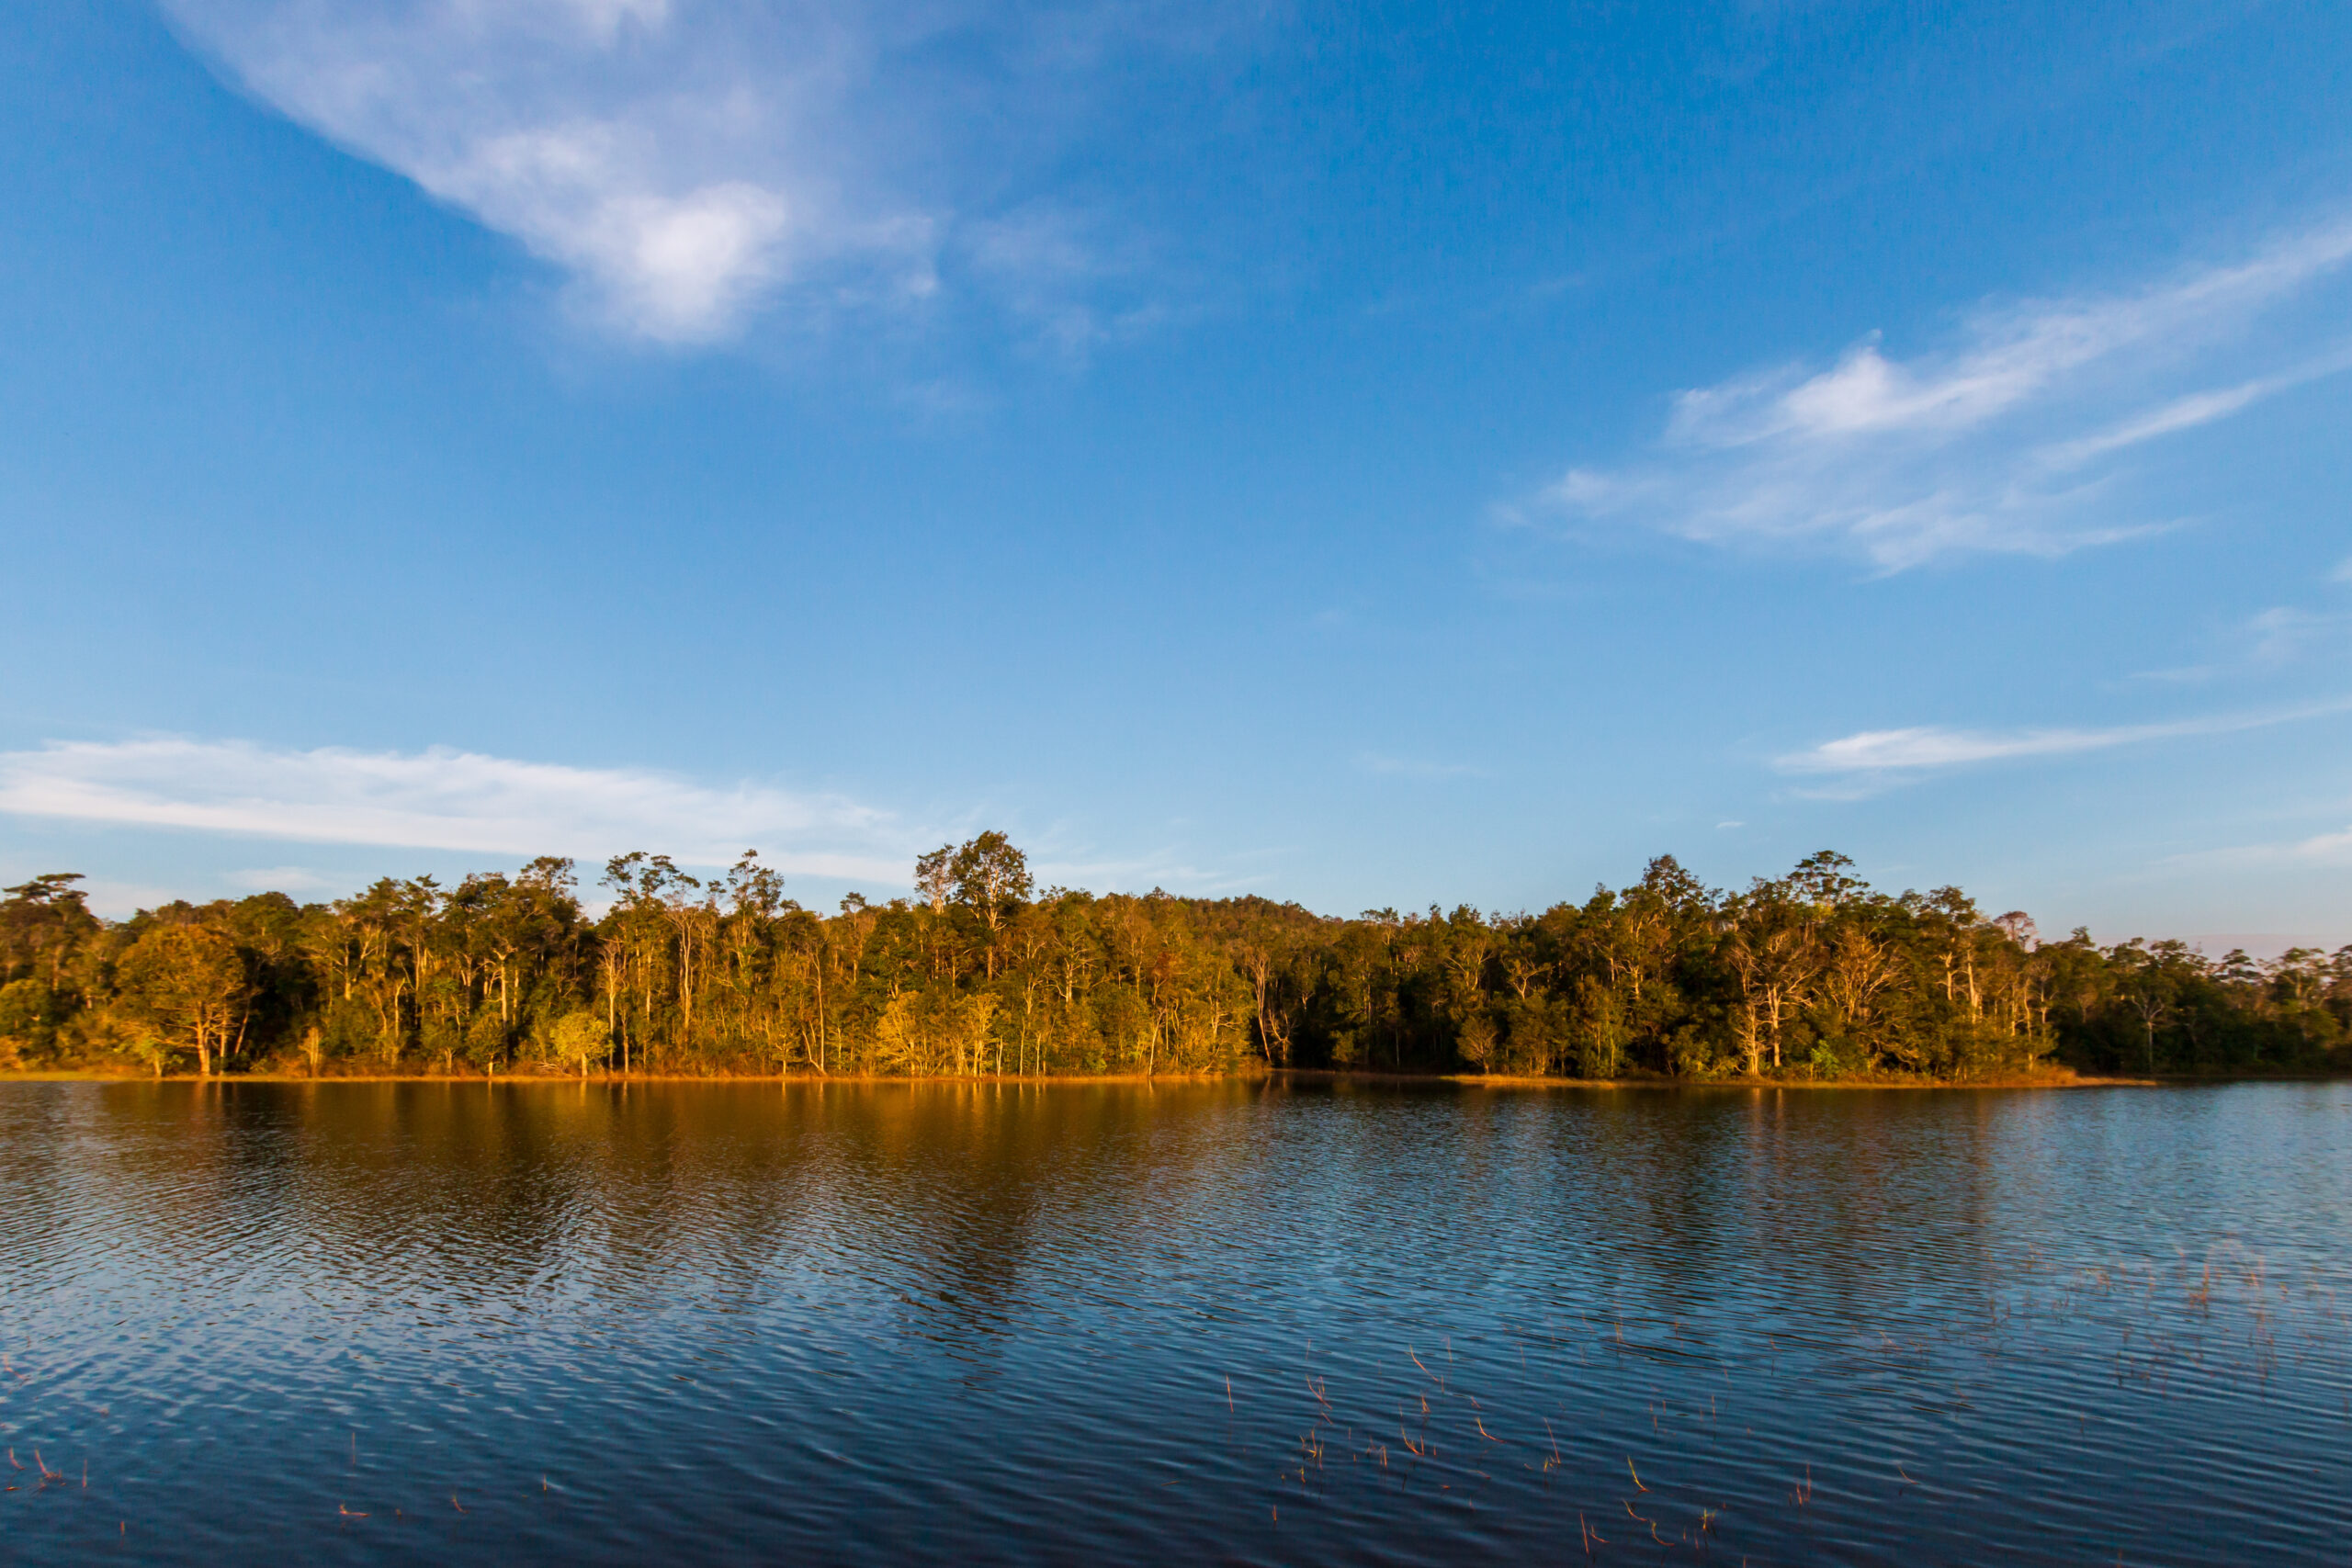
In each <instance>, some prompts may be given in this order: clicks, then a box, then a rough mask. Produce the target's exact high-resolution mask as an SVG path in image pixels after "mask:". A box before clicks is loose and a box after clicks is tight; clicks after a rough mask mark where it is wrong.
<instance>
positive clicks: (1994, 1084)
mask: <svg viewBox="0 0 2352 1568" xmlns="http://www.w3.org/2000/svg"><path fill="white" fill-rule="evenodd" d="M1276 1081H1288V1082H1296V1083H1322V1084H1329V1085H1331V1086H1333V1087H1358V1086H1361V1087H1371V1086H1385V1085H1395V1086H1398V1087H1404V1086H1411V1085H1435V1084H1448V1085H1453V1086H1456V1087H1460V1088H1466V1089H1619V1090H1623V1089H1905V1090H1920V1089H2178V1088H2189V1087H2214V1088H2219V1087H2222V1086H2225V1085H2230V1084H2245V1083H2340V1082H2346V1081H2352V1072H2293V1073H2282V1072H2267V1073H2264V1072H2247V1073H2216V1074H2200V1075H2197V1076H2193V1077H2192V1076H2188V1075H2185V1074H2165V1073H2156V1074H2135V1075H2131V1076H2128V1077H2091V1076H2087V1075H2085V1074H2079V1073H2075V1072H2073V1071H2071V1070H2067V1069H2063V1068H2062V1069H2057V1070H2053V1071H2048V1072H2040V1073H2034V1074H2030V1075H2028V1074H2016V1073H2012V1074H2005V1075H2001V1076H1998V1077H1985V1078H1930V1077H1917V1078H1892V1077H1890V1078H1864V1077H1848V1078H1770V1077H1722V1078H1671V1077H1660V1076H1644V1077H1622V1078H1566V1077H1529V1076H1524V1075H1516V1074H1504V1073H1491V1074H1487V1073H1406V1072H1376V1071H1361V1070H1346V1069H1340V1068H1336V1067H1264V1066H1260V1067H1256V1068H1252V1069H1246V1070H1242V1071H1237V1072H1229V1073H1048V1074H1035V1073H1030V1074H1017V1073H974V1074H969V1075H965V1076H947V1075H941V1076H936V1077H910V1076H907V1075H904V1074H892V1073H808V1072H798V1073H590V1074H586V1075H584V1076H582V1075H578V1074H559V1073H495V1074H483V1073H332V1074H325V1075H322V1076H320V1077H312V1076H311V1075H310V1074H308V1073H215V1074H213V1075H211V1076H210V1077H202V1076H199V1075H198V1074H195V1073H164V1074H163V1075H161V1076H160V1077H159V1076H157V1075H155V1074H153V1073H141V1072H116V1071H109V1070H107V1069H103V1068H96V1067H62V1068H53V1069H49V1068H42V1069H35V1068H21V1069H0V1083H110V1084H163V1083H185V1084H247V1083H253V1084H265V1083H266V1084H453V1085H465V1086H467V1087H472V1086H474V1085H482V1086H484V1087H496V1086H498V1085H501V1084H527V1085H537V1086H544V1087H550V1088H570V1087H585V1086H587V1085H590V1084H595V1085H602V1086H608V1087H609V1086H622V1087H626V1086H628V1085H632V1084H649V1085H650V1084H709V1085H714V1086H716V1085H735V1084H777V1085H791V1084H807V1085H811V1086H824V1085H830V1084H850V1085H859V1086H865V1085H874V1084H906V1085H918V1084H920V1085H934V1086H935V1085H967V1086H981V1085H987V1086H992V1087H998V1088H1003V1087H1019V1086H1023V1085H1038V1086H1047V1085H1051V1086H1057V1087H1059V1086H1067V1085H1073V1084H1105V1085H1111V1084H1116V1085H1136V1084H1211V1083H1256V1084H1271V1083H1274V1082H1276Z"/></svg>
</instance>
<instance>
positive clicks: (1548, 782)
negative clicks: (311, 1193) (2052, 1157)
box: [0, 0, 2352, 942]
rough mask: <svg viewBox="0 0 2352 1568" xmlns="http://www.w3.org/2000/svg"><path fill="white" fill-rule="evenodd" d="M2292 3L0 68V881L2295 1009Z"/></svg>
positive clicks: (2329, 719)
mask: <svg viewBox="0 0 2352 1568" xmlns="http://www.w3.org/2000/svg"><path fill="white" fill-rule="evenodd" d="M2347 67H2352V27H2347V26H2346V25H2345V19H2344V17H2343V14H2342V12H2341V11H2340V10H2338V9H2335V8H2334V7H2330V6H2323V5H2316V4H2314V5H2284V4H2279V5H2228V4H2219V3H2212V4H2164V3H2161V0H2157V3H2149V0H2143V3H2141V4H2137V5H2131V6H2123V5H2103V4H2098V3H2090V4H2077V5H2072V6H2046V7H2041V8H2040V9H2039V10H2038V11H2032V12H2029V11H2024V10H2021V9H2020V8H2018V7H2014V6H1974V5H1962V4H1951V3H1946V4H1939V5H1935V6H1926V5H1921V6H1889V5H1864V4H1833V3H1824V4H1813V5H1771V4H1760V3H1759V4H1741V5H1694V6H1643V7H1636V6H1573V5H1571V6H1520V7H1497V8H1477V7H1469V6H1413V5H1397V6H1386V7H1382V8H1379V9H1377V10H1367V9H1365V8H1363V7H1355V6H1315V5H1304V4H1300V5H1271V6H1244V5H1229V6H1228V5H1220V4H1217V3H1216V0H1208V3H1206V4H1189V5H1182V6H1179V5H1173V4H1167V5H1163V4H1159V3H1157V0H1134V3H1112V0H1061V3H1036V4H1020V5H1001V6H991V5H981V4H967V3H965V0H922V3H910V4H873V5H843V4H830V3H820V4H810V5H791V6H780V5H773V4H758V5H755V4H750V3H747V0H351V3H348V4H337V5H333V6H328V5H322V4H317V3H314V0H165V3H164V4H162V5H160V6H153V5H142V4H131V3H127V0H123V3H117V0H93V3H91V4H87V5H82V6H31V5H28V6H10V7H6V9H5V10H0V71H5V72H6V76H7V79H8V80H9V82H10V83H11V85H12V88H13V90H12V91H10V92H9V93H7V94H6V95H0V135H5V138H6V145H7V146H8V147H9V148H10V150H11V155H10V156H9V157H8V158H7V159H6V160H0V202H5V206H6V211H7V213H8V214H9V222H8V226H7V231H6V241H5V243H0V573H5V580H6V582H7V583H8V585H9V587H10V590H11V592H9V594H8V610H9V613H8V614H7V615H6V616H5V617H0V660H5V668H6V670H7V671H8V672H9V674H10V677H11V678H10V679H9V680H8V681H7V682H6V685H5V687H0V872H4V873H6V874H10V875H11V877H12V879H13V877H14V876H16V875H22V874H32V873H35V872H43V871H51V870H78V871H82V872H85V873H87V874H89V876H90V877H91V880H92V884H93V886H94V887H95V888H96V891H97V897H96V902H97V903H98V904H99V905H100V906H101V907H102V908H107V909H108V910H110V911H112V912H116V913H120V912H125V911H127V910H128V909H129V908H131V907H132V906H133V905H135V904H138V903H141V902H148V901H153V900H154V899H156V898H160V897H174V896H188V897H209V896H217V895H220V894H223V893H238V892H243V891H246V890H250V889H251V888H253V887H255V886H286V887H287V888H288V890H290V891H294V892H296V893H298V894H300V895H302V896H305V897H328V896H333V895H335V894H339V893H341V892H344V891H347V890H349V889H350V888H352V887H353V886H357V885H359V884H361V883H363V882H365V881H366V880H368V879H369V878H371V877H372V876H374V875H376V874H380V873H383V872H387V871H392V872H400V873H402V874H410V873H416V872H424V871H432V872H435V873H437V874H442V875H444V876H447V875H450V874H456V873H458V872H462V871H463V870H465V869H467V868H469V867H480V868H491V867H497V866H503V865H508V864H512V863H515V862H516V861H518V860H520V859H523V858H526V857H527V856H528V855H531V854H534V853H537V852H561V853H569V854H573V855H576V856H579V857H580V858H581V859H582V861H583V862H594V861H600V860H601V859H602V858H603V857H605V856H606V855H609V854H611V853H614V852H619V851H623V850H628V849H634V848H645V849H650V850H654V851H666V852H671V853H673V854H675V855H677V856H679V857H680V858H681V859H682V860H688V861H694V862H702V863H707V862H714V861H719V860H728V859H732V858H733V855H734V854H735V853H736V852H739V851H740V850H741V849H742V848H743V847H745V846H747V845H756V846H757V847H759V848H760V849H761V850H762V851H763V853H764V854H765V855H766V856H767V858H769V859H770V860H771V861H773V862H775V863H779V864H781V865H782V866H784V867H785V869H786V874H787V876H788V879H789V890H790V891H792V892H793V893H795V894H796V895H797V896H798V897H801V898H802V899H803V900H804V901H806V902H809V903H811V904H815V905H818V906H820V907H829V906H830V904H831V901H832V900H833V899H835V898H837V897H840V895H841V894H842V892H843V891H845V890H847V889H849V888H851V887H857V888H861V889H863V890H865V891H867V892H868V893H874V894H881V893H888V892H893V891H897V890H899V888H901V887H902V886H903V879H904V877H905V876H906V870H905V867H906V865H907V864H908V863H909V862H910V859H911V857H912V855H913V854H914V853H916V852H919V851H921V850H922V849H925V848H928V847H930V846H931V845H932V844H935V843H938V842H940V841H942V840H945V839H949V838H960V837H964V836H967V835H968V834H969V833H970V832H972V831H974V830H976V829H979V828H982V827H1001V828H1003V829H1007V830H1008V831H1010V832H1012V834H1013V836H1014V837H1015V839H1016V840H1017V841H1019V842H1022V843H1023V844H1024V845H1026V846H1028V847H1029V849H1030V850H1031V852H1032V855H1033V858H1034V859H1035V861H1036V862H1037V863H1039V865H1040V868H1041V870H1042V872H1043V873H1044V874H1045V876H1046V878H1047V879H1048V880H1051V881H1058V882H1061V883H1065V884H1068V885H1071V886H1091V887H1097V888H1112V887H1124V888H1146V887H1149V886H1154V885H1161V886H1167V887H1168V888H1170V890H1173V891H1180V892H1199V893H1224V892H1259V893H1265V894H1269V895H1272V896H1274V897H1295V898H1298V899H1300V900H1301V901H1303V902H1305V903H1307V904H1309V905H1310V906H1312V907H1315V908H1323V909H1327V910H1332V911H1340V912H1352V911H1354V910H1356V909H1359V908H1366V907H1373V906H1381V905H1390V906H1396V907H1401V908H1413V907H1419V906H1422V905H1426V904H1428V903H1430V902H1441V903H1443V904H1445V905H1447V906H1451V905H1453V904H1454V903H1456V902H1459V901H1469V902H1473V903H1476V904H1478V905H1480V906H1482V907H1486V908H1502V909H1512V908H1534V907H1541V906H1542V905H1544V904H1546V903H1549V902H1551V901H1553V900H1554V899H1555V898H1559V897H1581V896H1582V895H1583V894H1584V893H1585V892H1586V891H1588V890H1589V887H1590V886H1591V885H1592V884H1593V883H1594V882H1596V881H1599V880H1607V881H1610V882H1612V883H1615V882H1622V881H1624V880H1627V879H1630V878H1631V877H1633V876H1635V875H1637V874H1639V871H1640V869H1641V866H1642V864H1643V863H1644V861H1645V859H1646V858H1647V857H1648V856H1649V855H1652V854H1656V853H1659V852H1672V853H1674V854H1676V855H1678V856H1679V857H1681V858H1682V859H1683V860H1684V861H1685V862H1686V863H1688V864H1690V865H1691V867H1692V868H1693V869H1695V870H1696V871H1698V872H1699V873H1700V874H1702V875H1703V876H1704V877H1706V878H1707V879H1708V880H1710V881H1711V882H1714V883H1717V884H1727V885H1737V884H1741V883H1744V882H1745V881H1746V880H1747V878H1748V877H1750V876H1752V875H1757V874H1776V873H1778V872H1780V871H1781V870H1784V869H1785V868H1786V867H1787V866H1788V865H1789V864H1791V863H1792V862H1793V861H1794V860H1795V859H1797V858H1798V857H1799V856H1801V855H1803V854H1804V853H1806V852H1811V851H1813V850H1815V849H1819V848H1823V847H1834V848H1838V849H1842V850H1844V851H1846V852H1848V853H1850V854H1852V855H1853V856H1854V857H1855V858H1856V860H1857V861H1858V862H1859V863H1860V867H1861V869H1862V870H1863V871H1864V872H1865V873H1866V874H1869V875H1870V876H1871V878H1872V879H1873V880H1874V881H1876V882H1878V883H1879V884H1881V885H1882V886H1890V887H1899V886H1936V885H1940V884H1944V883H1948V882H1957V883H1959V884H1961V885H1962V886H1966V887H1968V888H1970V889H1971V890H1972V891H1973V892H1975V893H1977V894H1978V895H1979V897H1981V898H1982V899H1983V900H1984V901H1985V903H1987V904H1988V905H1989V906H1991V908H1995V909H2002V908H2012V907H2022V908H2027V909H2028V910H2030V911H2031V912H2032V913H2033V914H2034V915H2035V917H2036V918H2037V919H2039V920H2040V922H2041V925H2042V928H2043V929H2044V930H2045V931H2060V930H2064V929H2065V928H2067V927H2071V926H2073V925H2075V924H2076V923H2087V924H2088V925H2090V926H2091V927H2092V929H2093V930H2094V931H2097V932H2098V933H2099V934H2101V935H2102V936H2109V937H2114V936H2120V935H2124V934H2131V933H2136V932H2149V933H2157V934H2183V935H2190V936H2197V937H2204V938H2208V939H2211V940H2215V941H2221V940H2234V939H2236V938H2238V937H2240V936H2262V937H2265V938H2266V939H2267V940H2269V941H2271V942H2275V941H2276V940H2277V939H2280V938H2283V937H2287V936H2294V937H2300V938H2305V939H2319V940H2327V941H2331V942H2343V941H2352V903H2348V902H2347V899H2346V889H2347V885H2348V884H2347V873H2352V660H2347V655H2352V509H2348V508H2347V496H2352V485H2347V480H2352V444H2347V442H2346V439H2345V432H2346V429H2347V414H2348V413H2352V316H2347V312H2346V304H2347V302H2352V121H2347V120H2346V118H2345V116H2344V115H2343V113H2342V102H2343V94H2344V90H2345V84H2346V76H2347Z"/></svg>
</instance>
